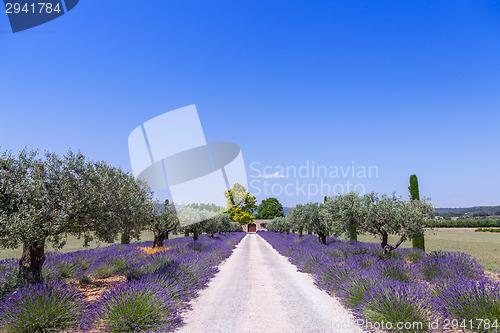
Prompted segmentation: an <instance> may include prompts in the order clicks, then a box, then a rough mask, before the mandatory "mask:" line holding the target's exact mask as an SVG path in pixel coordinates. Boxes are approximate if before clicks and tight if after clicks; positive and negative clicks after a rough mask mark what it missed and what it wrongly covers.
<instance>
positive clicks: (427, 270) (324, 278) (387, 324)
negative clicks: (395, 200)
mask: <svg viewBox="0 0 500 333" xmlns="http://www.w3.org/2000/svg"><path fill="white" fill-rule="evenodd" d="M259 235H261V236H262V237H263V238H264V239H265V240H266V241H268V242H269V243H270V244H271V245H272V246H273V247H274V248H275V249H276V250H277V251H278V252H279V253H280V254H282V255H284V256H286V257H288V259H289V260H290V261H291V262H292V263H293V264H294V265H296V266H297V268H298V269H299V270H300V271H302V272H306V273H309V274H311V275H312V276H313V277H314V279H315V283H316V284H317V286H318V287H319V288H321V289H323V290H325V291H327V292H328V293H330V294H331V295H336V296H338V297H339V298H340V300H341V301H342V302H343V304H344V305H345V306H347V307H348V308H350V309H351V310H352V311H353V314H354V315H355V317H356V318H357V319H359V322H360V323H363V327H364V328H366V329H368V330H370V329H373V328H377V329H379V328H383V329H385V330H386V331H391V332H416V331H422V332H425V331H435V330H442V329H450V328H455V329H468V330H472V331H477V332H500V329H499V325H500V285H499V284H498V283H496V282H492V281H490V280H488V279H487V278H486V277H485V276H484V270H483V268H482V267H481V265H479V264H478V263H477V261H476V260H475V259H474V258H472V257H470V256H469V255H467V254H464V253H456V252H444V251H437V252H432V253H429V254H426V253H425V252H423V251H420V250H418V249H396V250H395V251H393V252H392V253H391V254H390V255H389V256H388V255H387V254H384V252H383V250H382V248H380V246H379V245H377V244H373V243H362V242H347V241H342V240H339V239H336V238H328V239H327V245H323V244H320V243H318V242H317V241H316V237H314V236H312V235H304V236H303V237H302V238H300V237H299V236H298V235H296V234H288V235H286V234H280V233H274V232H259ZM403 324H407V326H406V327H404V326H403V327H401V325H403Z"/></svg>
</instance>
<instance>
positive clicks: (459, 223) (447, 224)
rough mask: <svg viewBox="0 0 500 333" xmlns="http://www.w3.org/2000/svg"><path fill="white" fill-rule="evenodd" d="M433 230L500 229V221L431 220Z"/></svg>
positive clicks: (430, 224) (430, 225)
mask: <svg viewBox="0 0 500 333" xmlns="http://www.w3.org/2000/svg"><path fill="white" fill-rule="evenodd" d="M428 225H429V227H432V228H495V227H500V219H460V220H451V221H450V220H444V221H443V220H431V221H429V222H428Z"/></svg>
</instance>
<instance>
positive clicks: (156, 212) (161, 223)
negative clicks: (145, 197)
mask: <svg viewBox="0 0 500 333" xmlns="http://www.w3.org/2000/svg"><path fill="white" fill-rule="evenodd" d="M178 227H179V219H178V218H177V212H176V211H175V206H174V204H171V203H170V202H169V201H168V199H167V200H165V202H164V204H163V205H160V204H159V203H158V202H154V203H153V207H152V216H151V218H150V225H149V229H150V230H151V231H152V232H153V235H154V240H153V248H156V247H161V246H163V242H164V241H165V239H168V233H169V232H172V231H174V230H176V229H177V228H178Z"/></svg>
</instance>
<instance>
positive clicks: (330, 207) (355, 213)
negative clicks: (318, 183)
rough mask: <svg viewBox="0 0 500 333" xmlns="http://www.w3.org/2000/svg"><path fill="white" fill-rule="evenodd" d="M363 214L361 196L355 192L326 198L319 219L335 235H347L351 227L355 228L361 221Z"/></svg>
mask: <svg viewBox="0 0 500 333" xmlns="http://www.w3.org/2000/svg"><path fill="white" fill-rule="evenodd" d="M364 215H365V209H364V207H363V205H362V198H361V197H360V196H359V194H358V193H357V192H351V193H348V194H346V195H337V196H334V197H331V198H328V199H327V200H326V202H325V203H324V205H323V207H322V209H321V212H320V218H321V220H323V222H324V223H325V224H326V225H328V226H329V229H330V231H331V232H332V233H333V235H335V236H340V235H342V234H344V235H348V234H349V232H350V230H351V227H355V228H357V227H358V225H359V223H360V222H361V221H363V218H364Z"/></svg>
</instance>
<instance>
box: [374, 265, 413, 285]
mask: <svg viewBox="0 0 500 333" xmlns="http://www.w3.org/2000/svg"><path fill="white" fill-rule="evenodd" d="M380 275H381V276H382V277H386V278H388V279H392V280H395V281H399V282H404V283H407V282H410V281H413V280H415V278H416V277H415V275H414V273H413V272H412V271H411V269H410V268H409V267H408V266H407V265H406V262H405V261H404V260H400V259H389V260H387V261H386V262H384V263H383V264H382V265H381V267H380Z"/></svg>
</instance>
